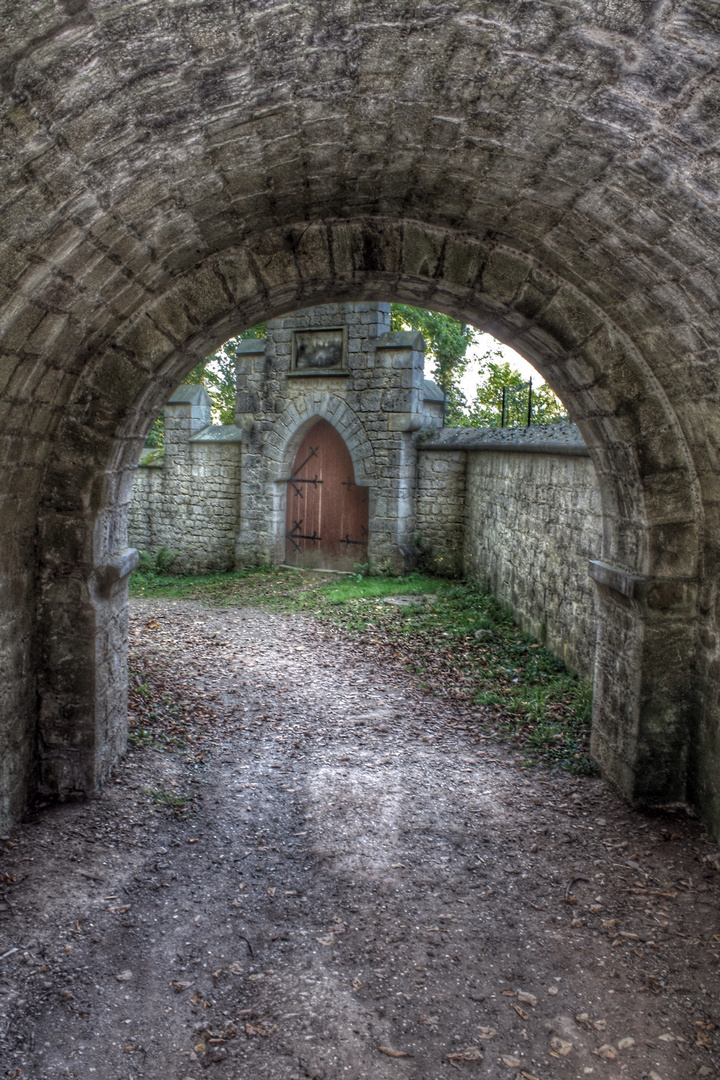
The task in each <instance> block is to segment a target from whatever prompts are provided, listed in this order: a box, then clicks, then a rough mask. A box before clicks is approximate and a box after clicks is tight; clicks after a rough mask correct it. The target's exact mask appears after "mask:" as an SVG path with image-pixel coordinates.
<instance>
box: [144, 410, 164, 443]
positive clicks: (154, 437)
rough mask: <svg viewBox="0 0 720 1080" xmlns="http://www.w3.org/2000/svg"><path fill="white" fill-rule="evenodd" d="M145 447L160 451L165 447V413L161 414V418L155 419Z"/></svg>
mask: <svg viewBox="0 0 720 1080" xmlns="http://www.w3.org/2000/svg"><path fill="white" fill-rule="evenodd" d="M145 445H146V446H148V447H150V448H151V449H152V450H157V449H160V448H161V447H163V446H164V445H165V413H164V412H161V413H160V415H159V416H156V417H155V420H154V421H153V426H152V427H151V428H150V430H149V432H148V434H147V438H146V439H145Z"/></svg>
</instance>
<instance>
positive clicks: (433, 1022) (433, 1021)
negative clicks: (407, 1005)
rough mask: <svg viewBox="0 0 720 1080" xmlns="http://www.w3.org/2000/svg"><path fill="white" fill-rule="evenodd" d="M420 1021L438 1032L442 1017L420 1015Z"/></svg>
mask: <svg viewBox="0 0 720 1080" xmlns="http://www.w3.org/2000/svg"><path fill="white" fill-rule="evenodd" d="M418 1021H419V1022H420V1023H421V1024H427V1026H428V1027H430V1028H433V1029H434V1030H435V1031H437V1028H438V1024H439V1023H440V1017H439V1016H425V1015H424V1013H420V1015H419V1016H418Z"/></svg>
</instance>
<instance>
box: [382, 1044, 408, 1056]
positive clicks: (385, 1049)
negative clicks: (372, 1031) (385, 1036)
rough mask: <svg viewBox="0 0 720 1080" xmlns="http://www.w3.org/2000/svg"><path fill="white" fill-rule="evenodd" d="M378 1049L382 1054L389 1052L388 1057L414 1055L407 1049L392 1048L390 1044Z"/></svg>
mask: <svg viewBox="0 0 720 1080" xmlns="http://www.w3.org/2000/svg"><path fill="white" fill-rule="evenodd" d="M378 1050H379V1051H380V1053H381V1054H387V1056H388V1057H392V1058H401V1057H412V1054H408V1052H407V1050H391V1049H390V1047H389V1046H378Z"/></svg>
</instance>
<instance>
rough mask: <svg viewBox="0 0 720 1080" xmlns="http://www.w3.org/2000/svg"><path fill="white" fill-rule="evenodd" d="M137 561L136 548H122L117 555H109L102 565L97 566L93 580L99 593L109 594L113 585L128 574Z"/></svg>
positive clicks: (121, 580)
mask: <svg viewBox="0 0 720 1080" xmlns="http://www.w3.org/2000/svg"><path fill="white" fill-rule="evenodd" d="M139 561H140V555H139V553H138V550H137V548H124V549H123V550H122V551H120V552H118V554H117V555H111V556H110V557H109V559H108V561H107V562H106V563H104V565H102V566H97V567H96V568H95V580H96V581H97V584H98V587H99V589H100V593H101V595H104V596H109V595H110V593H111V592H112V590H113V587H114V586H115V585H117V584H118V583H119V582H123V581H125V579H126V578H128V577H129V576H130V574H131V573H132V572H133V570H135V569H136V567H137V565H138V563H139Z"/></svg>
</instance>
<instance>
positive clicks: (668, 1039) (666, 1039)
mask: <svg viewBox="0 0 720 1080" xmlns="http://www.w3.org/2000/svg"><path fill="white" fill-rule="evenodd" d="M658 1039H659V1040H660V1042H675V1036H674V1035H671V1034H670V1032H669V1031H666V1032H665V1033H664V1034H663V1035H658Z"/></svg>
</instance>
